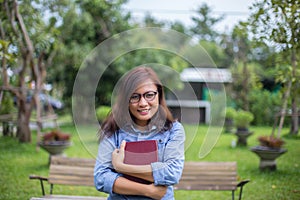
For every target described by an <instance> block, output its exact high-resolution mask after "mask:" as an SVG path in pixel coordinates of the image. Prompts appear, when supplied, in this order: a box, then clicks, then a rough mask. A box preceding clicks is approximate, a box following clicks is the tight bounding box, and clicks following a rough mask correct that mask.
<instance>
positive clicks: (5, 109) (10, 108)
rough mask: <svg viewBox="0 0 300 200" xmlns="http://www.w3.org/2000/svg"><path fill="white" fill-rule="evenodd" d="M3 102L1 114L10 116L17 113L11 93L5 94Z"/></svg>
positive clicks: (0, 108) (0, 106) (0, 109)
mask: <svg viewBox="0 0 300 200" xmlns="http://www.w3.org/2000/svg"><path fill="white" fill-rule="evenodd" d="M2 98H3V99H2V102H1V105H0V114H1V115H2V114H10V113H13V112H16V107H15V106H14V102H13V97H12V95H11V94H10V93H9V92H4V95H3V97H2Z"/></svg>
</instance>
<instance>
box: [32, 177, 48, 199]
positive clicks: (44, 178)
mask: <svg viewBox="0 0 300 200" xmlns="http://www.w3.org/2000/svg"><path fill="white" fill-rule="evenodd" d="M29 179H31V180H33V179H38V180H40V183H41V188H42V194H43V196H45V189H44V181H48V178H47V177H43V176H38V175H29Z"/></svg>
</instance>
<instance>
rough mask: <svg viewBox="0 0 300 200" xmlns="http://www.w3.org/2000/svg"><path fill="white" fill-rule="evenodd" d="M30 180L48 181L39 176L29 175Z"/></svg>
mask: <svg viewBox="0 0 300 200" xmlns="http://www.w3.org/2000/svg"><path fill="white" fill-rule="evenodd" d="M29 179H39V180H42V181H48V178H47V177H44V176H38V175H29Z"/></svg>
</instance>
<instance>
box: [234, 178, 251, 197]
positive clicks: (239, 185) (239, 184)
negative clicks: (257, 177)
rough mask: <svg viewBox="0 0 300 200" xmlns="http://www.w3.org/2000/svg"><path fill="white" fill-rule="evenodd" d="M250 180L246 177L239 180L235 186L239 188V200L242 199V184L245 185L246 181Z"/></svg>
mask: <svg viewBox="0 0 300 200" xmlns="http://www.w3.org/2000/svg"><path fill="white" fill-rule="evenodd" d="M249 182H250V180H249V179H247V180H243V181H240V182H239V183H238V184H237V185H236V186H237V187H239V188H240V194H239V200H241V199H242V193H243V187H244V185H246V184H247V183H249Z"/></svg>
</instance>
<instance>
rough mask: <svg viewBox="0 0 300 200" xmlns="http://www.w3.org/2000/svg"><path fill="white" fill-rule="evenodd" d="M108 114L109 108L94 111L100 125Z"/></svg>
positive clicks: (103, 107) (99, 108)
mask: <svg viewBox="0 0 300 200" xmlns="http://www.w3.org/2000/svg"><path fill="white" fill-rule="evenodd" d="M109 112H110V107H109V106H100V107H98V108H97V110H96V115H97V120H98V121H99V122H100V123H102V122H103V121H104V120H105V118H106V117H107V115H108V114H109Z"/></svg>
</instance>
